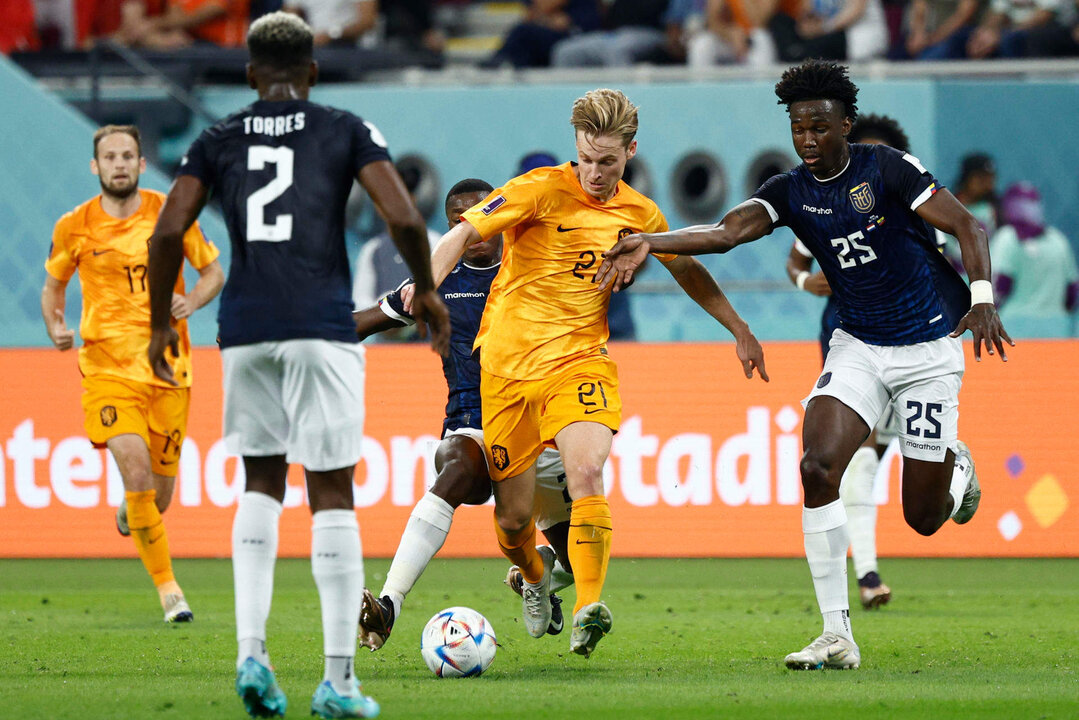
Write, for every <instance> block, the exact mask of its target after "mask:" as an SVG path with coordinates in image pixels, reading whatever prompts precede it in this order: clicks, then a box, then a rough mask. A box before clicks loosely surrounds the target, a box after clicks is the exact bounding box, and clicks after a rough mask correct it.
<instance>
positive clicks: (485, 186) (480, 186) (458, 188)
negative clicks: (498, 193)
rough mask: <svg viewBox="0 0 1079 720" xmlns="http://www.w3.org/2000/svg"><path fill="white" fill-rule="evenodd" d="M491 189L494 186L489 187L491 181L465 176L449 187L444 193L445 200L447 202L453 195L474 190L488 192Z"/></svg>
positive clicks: (473, 191)
mask: <svg viewBox="0 0 1079 720" xmlns="http://www.w3.org/2000/svg"><path fill="white" fill-rule="evenodd" d="M492 190H494V188H493V187H491V183H489V182H487V181H486V180H480V179H479V178H466V179H464V180H462V181H460V182H459V183H457V184H456V185H454V186H453V187H451V188H450V191H449V192H448V193H446V202H447V203H448V202H449V201H450V198H451V197H453V196H454V195H465V194H467V193H475V192H481V193H485V194H489V193H490V192H491V191H492Z"/></svg>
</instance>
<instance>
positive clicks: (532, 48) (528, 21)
mask: <svg viewBox="0 0 1079 720" xmlns="http://www.w3.org/2000/svg"><path fill="white" fill-rule="evenodd" d="M598 29H599V5H598V4H597V2H596V0H529V2H528V7H527V8H526V10H525V19H524V21H523V22H521V23H519V24H517V25H515V26H514V27H513V28H511V29H510V31H509V33H507V34H506V39H505V40H504V41H503V42H502V47H501V48H499V49H498V51H497V52H495V54H494V55H492V56H491V57H490V58H489V59H487V60H486V61H484V62H483V63H482V65H483V66H484V67H500V66H502V65H512V66H513V67H516V68H524V67H546V66H548V65H550V64H551V48H553V47H554V45H555V43H557V42H558V41H560V40H565V39H566V38H568V37H569V36H570V35H575V34H577V33H582V32H592V31H593V30H598Z"/></svg>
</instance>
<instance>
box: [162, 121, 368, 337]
mask: <svg viewBox="0 0 1079 720" xmlns="http://www.w3.org/2000/svg"><path fill="white" fill-rule="evenodd" d="M377 160H389V154H388V153H387V151H386V146H385V142H384V141H383V140H382V135H381V134H380V133H379V132H378V130H377V129H375V127H374V126H373V125H371V124H370V123H365V122H364V121H363V120H362V119H361V118H359V117H356V116H355V115H353V114H351V113H349V112H345V111H343V110H336V109H334V108H329V107H325V106H322V105H316V104H314V103H310V102H307V101H305V100H295V101H288V102H265V101H262V100H260V101H258V102H256V103H254V104H252V105H251V106H249V107H247V108H244V109H243V110H241V111H240V112H238V113H236V114H234V115H231V116H229V117H228V118H226V119H224V120H222V121H221V122H219V123H217V124H216V125H214V126H213V127H210V128H208V129H206V130H205V131H203V133H202V134H201V135H199V137H198V139H197V140H195V142H194V143H193V144H192V145H191V148H190V149H189V150H188V151H187V155H186V156H185V157H184V159H183V162H182V164H181V165H180V170H179V174H181V175H192V176H194V177H196V178H198V179H199V180H200V181H201V182H202V183H203V184H204V185H206V187H207V188H210V189H211V190H212V191H213V192H214V193H216V194H217V195H218V196H219V198H220V201H221V208H222V210H223V212H224V215H225V223H226V225H227V226H228V229H229V239H230V240H231V242H232V262H231V263H230V267H229V274H228V280H227V281H226V283H225V288H224V290H223V291H222V293H221V306H220V310H219V312H218V323H219V325H220V334H219V337H220V342H221V346H222V347H229V346H232V345H248V344H251V343H257V342H263V341H266V340H289V339H295V338H322V339H325V340H337V341H340V342H357V339H356V327H355V324H354V323H353V321H352V275H351V272H350V271H349V263H348V252H347V248H346V245H345V202H346V201H347V200H348V194H349V191H350V190H351V189H352V183H353V182H354V181H355V179H356V176H357V174H358V173H359V171H360V169H361V168H363V166H364V165H367V164H368V163H371V162H375V161H377Z"/></svg>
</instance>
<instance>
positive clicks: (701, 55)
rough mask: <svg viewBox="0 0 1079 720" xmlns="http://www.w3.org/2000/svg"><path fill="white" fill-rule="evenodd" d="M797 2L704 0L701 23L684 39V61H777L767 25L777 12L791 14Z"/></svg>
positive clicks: (754, 64)
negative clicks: (703, 18)
mask: <svg viewBox="0 0 1079 720" xmlns="http://www.w3.org/2000/svg"><path fill="white" fill-rule="evenodd" d="M800 6H801V0H708V3H707V7H706V16H705V27H704V29H703V31H702V32H699V33H696V34H695V35H693V36H691V37H690V39H689V40H688V42H687V58H686V62H687V64H688V65H689V66H690V67H707V66H709V65H714V64H716V63H742V64H745V65H749V66H751V67H759V66H761V65H769V64H772V63H775V62H778V60H779V56H778V53H777V52H776V45H775V41H774V40H773V39H772V34H771V32H769V31H768V29H767V28H768V25H769V23H770V22H771V21H772V17H773V16H774V15H775V14H776V13H777V12H781V13H785V14H787V15H788V16H789V17H794V16H795V15H797V13H798V8H799V7H800Z"/></svg>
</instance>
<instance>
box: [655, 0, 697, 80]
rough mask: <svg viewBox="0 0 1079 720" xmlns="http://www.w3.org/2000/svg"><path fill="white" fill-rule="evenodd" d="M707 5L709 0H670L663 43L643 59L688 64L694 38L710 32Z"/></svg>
mask: <svg viewBox="0 0 1079 720" xmlns="http://www.w3.org/2000/svg"><path fill="white" fill-rule="evenodd" d="M707 5H708V0H669V2H668V4H667V12H665V13H664V14H663V33H664V40H663V44H662V45H661V46H660V47H658V48H657V49H656V50H655V51H654V52H652V53H651V54H650V55H646V56H644V57H643V58H641V60H642V61H644V62H650V63H654V64H657V65H666V64H669V63H679V64H686V63H687V62H688V61H689V46H690V45H691V44H692V43H693V41H694V39H695V38H698V37H700V36H702V35H706V34H708V33H707V31H706V29H705V23H706V18H705V13H706V10H707Z"/></svg>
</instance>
